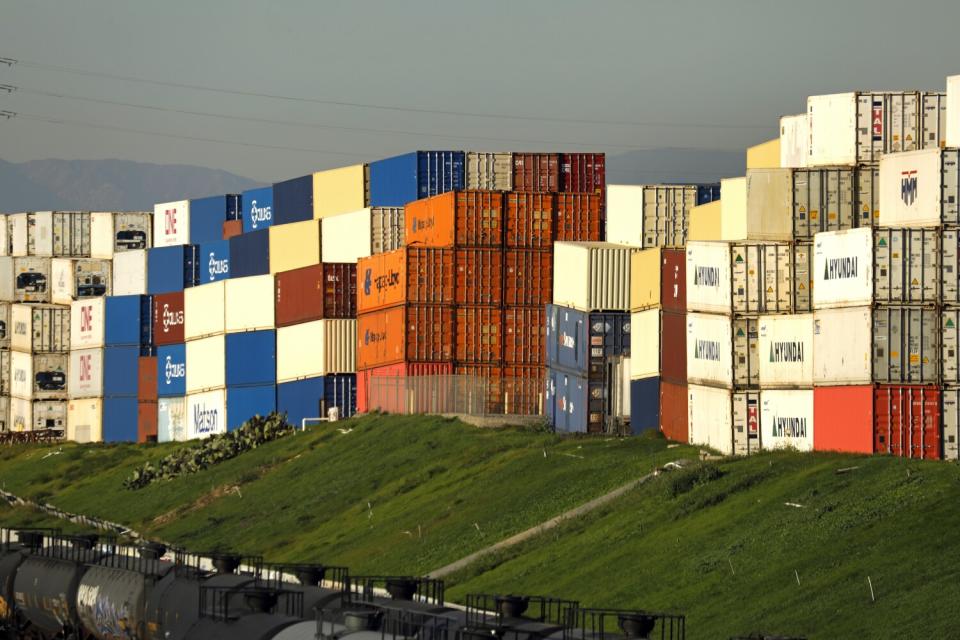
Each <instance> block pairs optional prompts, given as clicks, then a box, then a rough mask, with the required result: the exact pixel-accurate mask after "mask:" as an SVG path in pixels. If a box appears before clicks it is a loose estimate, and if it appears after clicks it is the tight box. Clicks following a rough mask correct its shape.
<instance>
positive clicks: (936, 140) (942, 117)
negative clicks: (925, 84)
mask: <svg viewBox="0 0 960 640" xmlns="http://www.w3.org/2000/svg"><path fill="white" fill-rule="evenodd" d="M920 100H921V103H922V104H923V110H922V111H921V112H920V129H921V132H922V136H921V138H920V140H919V141H918V146H919V148H921V149H942V148H944V147H946V146H948V145H947V94H946V92H943V91H921V92H920Z"/></svg>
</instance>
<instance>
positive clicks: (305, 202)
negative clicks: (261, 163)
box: [273, 174, 313, 225]
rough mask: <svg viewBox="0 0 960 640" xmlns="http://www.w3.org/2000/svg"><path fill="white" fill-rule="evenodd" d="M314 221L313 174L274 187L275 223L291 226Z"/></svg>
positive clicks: (279, 183) (285, 181) (275, 184)
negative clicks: (291, 224) (292, 223)
mask: <svg viewBox="0 0 960 640" xmlns="http://www.w3.org/2000/svg"><path fill="white" fill-rule="evenodd" d="M312 219H313V174H311V175H308V176H301V177H299V178H291V179H290V180H284V181H283V182H277V183H274V185H273V223H274V224H275V225H278V224H290V223H291V222H303V221H304V220H312Z"/></svg>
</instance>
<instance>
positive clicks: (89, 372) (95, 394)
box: [67, 349, 103, 400]
mask: <svg viewBox="0 0 960 640" xmlns="http://www.w3.org/2000/svg"><path fill="white" fill-rule="evenodd" d="M67 391H68V395H69V397H70V399H71V400H74V399H78V398H102V397H103V349H77V350H75V351H71V352H70V372H69V375H68V376H67Z"/></svg>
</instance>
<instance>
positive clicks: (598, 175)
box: [560, 153, 607, 194]
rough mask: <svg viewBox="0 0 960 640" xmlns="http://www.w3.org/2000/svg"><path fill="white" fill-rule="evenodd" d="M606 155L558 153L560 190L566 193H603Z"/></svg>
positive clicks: (605, 181)
mask: <svg viewBox="0 0 960 640" xmlns="http://www.w3.org/2000/svg"><path fill="white" fill-rule="evenodd" d="M606 164H607V161H606V156H605V155H604V154H602V153H562V154H560V190H561V191H564V192H566V193H601V194H602V193H605V192H606V187H607V173H606Z"/></svg>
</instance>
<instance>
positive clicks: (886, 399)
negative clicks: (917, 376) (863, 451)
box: [873, 385, 943, 460]
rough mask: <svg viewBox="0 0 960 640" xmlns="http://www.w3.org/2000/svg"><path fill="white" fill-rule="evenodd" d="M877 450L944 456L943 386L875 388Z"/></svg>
mask: <svg viewBox="0 0 960 640" xmlns="http://www.w3.org/2000/svg"><path fill="white" fill-rule="evenodd" d="M873 407H874V445H873V451H874V453H885V454H888V455H893V456H899V457H901V458H917V459H924V460H940V459H942V458H943V443H942V442H941V421H940V411H941V409H940V387H937V386H934V385H931V386H920V385H912V386H901V385H879V386H877V388H876V390H875V391H874V401H873Z"/></svg>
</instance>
